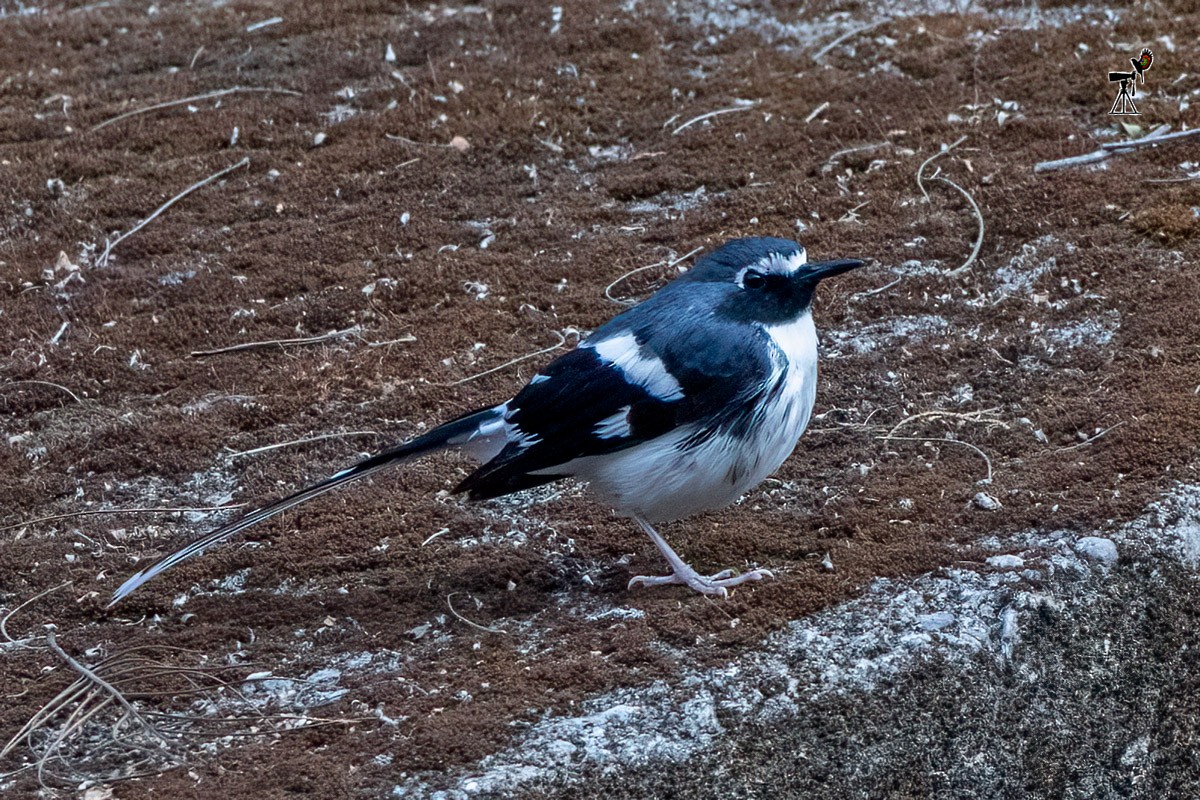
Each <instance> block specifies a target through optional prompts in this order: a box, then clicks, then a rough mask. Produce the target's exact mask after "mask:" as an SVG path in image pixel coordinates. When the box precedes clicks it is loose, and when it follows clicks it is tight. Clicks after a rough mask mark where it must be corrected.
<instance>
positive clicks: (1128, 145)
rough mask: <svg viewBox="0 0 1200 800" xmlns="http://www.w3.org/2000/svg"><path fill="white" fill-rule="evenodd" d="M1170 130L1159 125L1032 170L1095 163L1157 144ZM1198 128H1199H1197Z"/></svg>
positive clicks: (1041, 163)
mask: <svg viewBox="0 0 1200 800" xmlns="http://www.w3.org/2000/svg"><path fill="white" fill-rule="evenodd" d="M1169 130H1171V126H1170V125H1159V126H1158V127H1157V128H1155V129H1154V130H1152V131H1150V133H1148V134H1146V135H1145V136H1143V137H1142V138H1141V139H1134V140H1132V141H1127V142H1108V143H1106V144H1103V145H1101V146H1100V149H1098V150H1093V151H1092V152H1090V153H1084V154H1083V155H1079V156H1070V157H1069V158H1059V159H1056V160H1054V161H1042V162H1040V163H1038V164H1036V165H1035V166H1034V168H1033V171H1034V172H1053V171H1054V170H1059V169H1066V168H1067V167H1079V166H1083V165H1084V164H1095V163H1096V162H1098V161H1104V160H1105V159H1106V158H1109V157H1110V156H1113V155H1116V154H1117V153H1122V152H1125V151H1126V150H1133V149H1135V148H1138V147H1147V146H1149V145H1152V144H1157V143H1158V142H1159V141H1160V140H1161V139H1164V138H1167V136H1166V133H1167V131H1169ZM1198 130H1200V129H1198ZM1184 133H1187V134H1195V133H1197V131H1184ZM1179 136H1180V134H1172V136H1171V137H1170V138H1177V137H1179Z"/></svg>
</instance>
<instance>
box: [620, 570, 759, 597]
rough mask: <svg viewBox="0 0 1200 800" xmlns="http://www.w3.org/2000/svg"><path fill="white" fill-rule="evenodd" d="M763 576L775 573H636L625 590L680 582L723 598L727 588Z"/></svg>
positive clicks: (731, 571) (689, 571)
mask: <svg viewBox="0 0 1200 800" xmlns="http://www.w3.org/2000/svg"><path fill="white" fill-rule="evenodd" d="M763 578H771V579H772V580H773V579H774V578H775V573H773V572H771V570H769V569H752V570H750V571H749V572H743V573H742V574H740V575H734V573H733V570H731V569H723V570H721V571H720V572H718V573H716V574H715V575H701V574H699V573H698V572H696V571H695V570H688V571H687V572H685V573H682V574H681V573H680V572H675V573H673V574H671V575H637V576H635V577H633V578H631V579H630V580H629V585H628V586H627V587H626V590H627V591H628V590H630V589H633V587H635V586H668V585H672V584H680V585H683V586H688V587H690V588H691V589H693V590H695V591H697V592H699V593H700V594H706V595H710V596H714V597H720V598H721V599H725V598H727V597H729V588H730V587H733V586H738V585H740V584H743V583H748V582H750V581H761V580H762V579H763Z"/></svg>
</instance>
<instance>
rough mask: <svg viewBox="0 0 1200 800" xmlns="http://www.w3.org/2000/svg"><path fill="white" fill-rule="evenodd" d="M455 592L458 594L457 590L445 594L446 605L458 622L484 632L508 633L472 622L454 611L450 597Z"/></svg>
mask: <svg viewBox="0 0 1200 800" xmlns="http://www.w3.org/2000/svg"><path fill="white" fill-rule="evenodd" d="M456 594H458V592H451V593H450V594H448V595H446V606H447V607H448V608H449V609H450V613H451V614H453V615H454V616H455V617H456V618H457V619H458V621H459V622H464V623H466V624H467V625H470V626H471V627H472V628H475V629H476V630H480V631H483V632H484V633H502V634H504V635H508V631H506V630H503V629H501V628H489V627H488V626H486V625H480V624H479V623H478V622H472V621H471V620H469V619H467V618H466V617H464V616H463V615H462V614H460V613H458V611H456V610H455V608H454V604H453V603H451V602H450V598H452V597H454V595H456Z"/></svg>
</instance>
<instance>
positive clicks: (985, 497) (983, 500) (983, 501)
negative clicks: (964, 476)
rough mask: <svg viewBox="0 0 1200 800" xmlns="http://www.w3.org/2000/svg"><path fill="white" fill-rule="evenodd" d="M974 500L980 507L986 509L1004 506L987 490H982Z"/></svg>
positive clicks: (990, 509)
mask: <svg viewBox="0 0 1200 800" xmlns="http://www.w3.org/2000/svg"><path fill="white" fill-rule="evenodd" d="M973 502H974V503H975V505H976V506H977V507H978V508H982V509H983V510H984V511H995V510H997V509H999V508H1003V504H1002V503H1001V502H1000V501H999V500H997V499H996V498H994V497H992V496H991V495H990V494H988V493H987V492H980V493H979V494H977V495H975V498H974V500H973Z"/></svg>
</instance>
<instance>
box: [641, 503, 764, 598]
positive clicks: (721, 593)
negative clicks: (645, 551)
mask: <svg viewBox="0 0 1200 800" xmlns="http://www.w3.org/2000/svg"><path fill="white" fill-rule="evenodd" d="M634 519H635V520H637V524H638V525H640V526H641V527H642V530H644V531H645V532H646V535H647V536H649V537H650V541H652V542H654V546H655V547H657V548H658V551H659V552H660V553H662V554H663V558H665V559H666V560H667V563H668V564H669V565H670V566H671V574H670V575H662V576H652V575H638V576H637V577H635V578H632V579H631V580H630V581H629V586H628V588H629V589H632V588H633V587H634V586H664V585H668V584H682V585H684V586H690V587H691V588H692V589H694V590H695V591H697V592H700V593H701V594H707V595H715V596H717V597H728V596H729V587H730V586H737V585H738V584H742V583H746V582H747V581H761V580H762V579H763V578H774V577H775V575H774V574H773V573H772V572H771V571H770V570H766V569H753V570H750V571H749V572H743V573H742V574H741V575H734V574H733V570H730V569H726V570H721V571H720V572H718V573H717V574H715V575H701V574H700V573H698V572H696V570H694V569H692V567H691V566H689V565H688V564H687V562H685V561H684V560H683V559H682V558H680V557H679V554H678V553H676V552H675V551H674V550H672V549H671V545H669V544H667V540H666V539H664V538H663V537H662V535H661V534H660V533H659V532H658V531H656V530H654V528H653V527H652V526H651V525H650V523H649V522H647V521H646V520H644V519H642V518H641V517H636V516H635V517H634Z"/></svg>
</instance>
